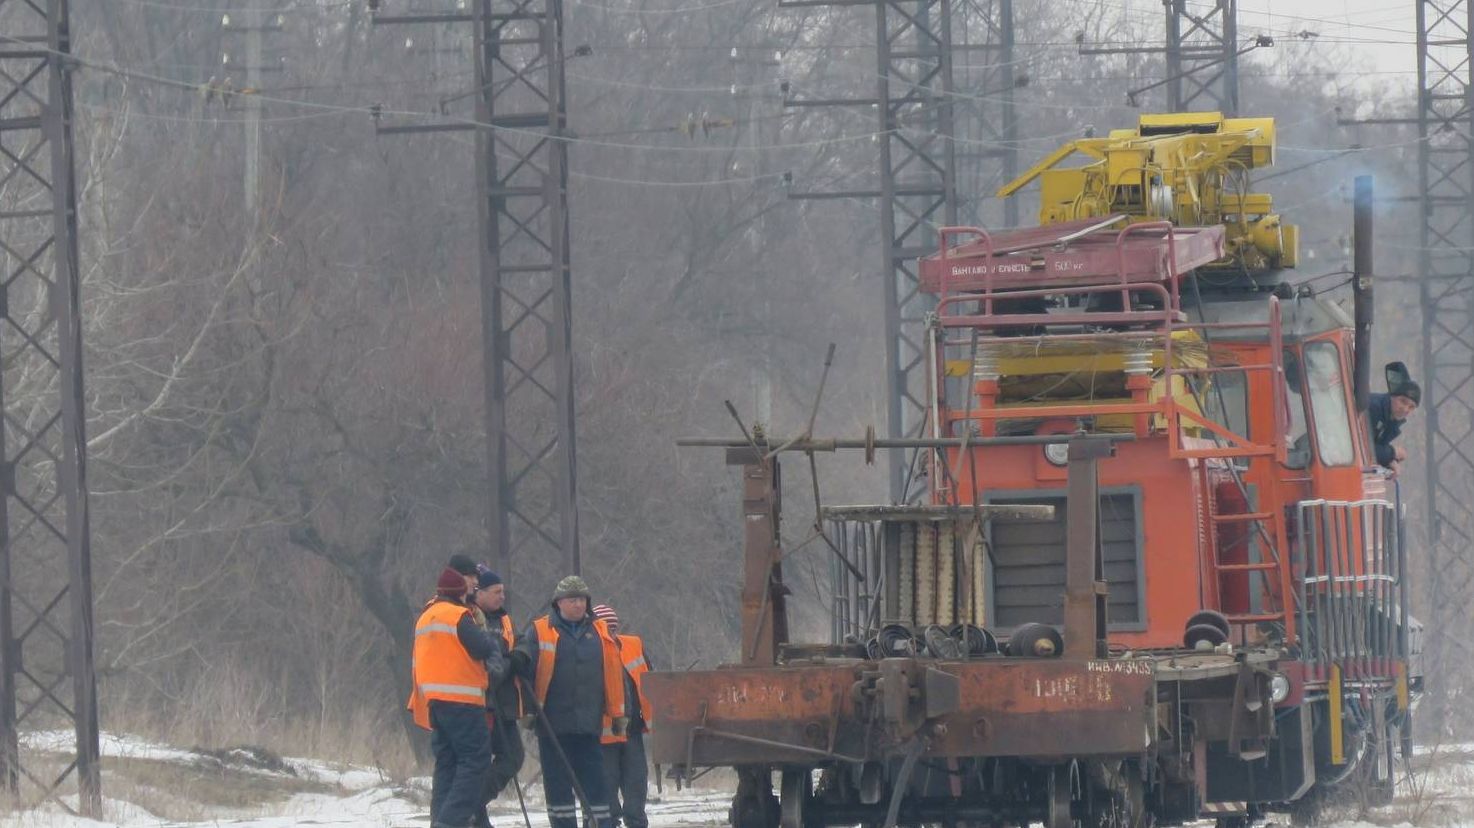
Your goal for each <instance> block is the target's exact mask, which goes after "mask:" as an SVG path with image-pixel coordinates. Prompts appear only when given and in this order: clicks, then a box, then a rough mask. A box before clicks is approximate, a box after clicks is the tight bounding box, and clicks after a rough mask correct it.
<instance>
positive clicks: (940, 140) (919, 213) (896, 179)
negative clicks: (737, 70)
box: [779, 0, 957, 502]
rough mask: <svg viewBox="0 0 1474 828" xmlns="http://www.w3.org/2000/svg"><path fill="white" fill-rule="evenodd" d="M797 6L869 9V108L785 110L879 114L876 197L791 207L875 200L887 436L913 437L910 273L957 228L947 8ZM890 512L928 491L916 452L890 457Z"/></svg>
mask: <svg viewBox="0 0 1474 828" xmlns="http://www.w3.org/2000/svg"><path fill="white" fill-rule="evenodd" d="M779 6H780V7H782V8H790V7H797V6H873V7H874V9H875V46H876V48H875V52H876V54H875V60H876V94H875V97H874V98H862V99H853V100H830V101H809V102H804V101H793V102H790V105H809V106H812V105H819V106H857V105H858V106H874V107H875V109H876V111H877V112H878V113H879V123H878V124H877V132H878V133H879V138H880V140H879V145H880V153H879V170H878V172H879V184H880V187H879V189H875V190H847V191H840V192H826V193H799V194H795V195H794V197H795V198H846V197H853V198H878V199H879V200H880V233H881V268H882V273H883V274H884V280H885V333H886V350H885V371H886V407H887V409H886V420H887V427H886V432H887V434H888V435H889V436H891V437H905V436H919V435H920V434H921V433H922V432H923V430H924V429H925V428H926V425H927V410H928V406H927V403H926V399H927V390H926V389H927V382H928V378H927V376H926V351H925V348H924V340H925V336H926V330H925V326H926V318H927V315H928V314H929V313H930V312H931V310H932V308H933V306H934V305H933V301H932V299H931V297H930V296H928V295H926V294H924V293H922V292H921V290H920V282H919V279H918V273H917V264H918V260H919V259H920V257H921V256H923V255H926V254H928V253H931V252H933V251H934V250H935V249H936V239H937V236H936V231H937V229H938V228H939V227H942V226H945V225H951V224H956V223H957V159H956V154H957V147H956V137H957V133H956V130H955V117H954V114H953V107H954V105H955V103H956V98H957V95H956V94H955V92H954V89H953V85H952V61H953V48H952V23H953V18H952V8H953V4H952V0H782V1H781V2H779ZM889 463H890V468H889V472H890V478H889V479H890V491H891V498H892V499H893V500H894V501H896V502H914V501H917V500H920V499H921V497H922V496H923V494H924V493H925V491H926V487H925V480H924V477H923V474H922V471H923V469H924V466H923V464H922V463H921V462H920V457H919V455H917V453H916V452H906V453H904V456H903V453H902V452H894V451H893V452H890V454H889Z"/></svg>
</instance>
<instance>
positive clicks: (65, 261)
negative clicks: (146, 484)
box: [0, 0, 102, 816]
mask: <svg viewBox="0 0 1474 828" xmlns="http://www.w3.org/2000/svg"><path fill="white" fill-rule="evenodd" d="M69 25H70V20H69V17H68V4H67V0H35V2H25V3H8V4H4V5H3V6H0V267H3V270H0V274H3V275H0V279H3V281H0V349H3V352H4V353H5V360H4V362H3V363H0V420H3V422H0V780H3V785H0V803H3V801H4V800H5V799H9V800H10V802H11V803H12V804H14V805H18V806H20V807H29V806H33V805H36V804H40V803H42V802H45V801H48V800H49V801H52V802H54V803H56V804H58V805H61V807H63V808H65V809H67V810H69V811H70V810H73V809H72V808H71V806H70V805H69V804H68V803H67V802H66V801H65V800H64V799H63V796H64V792H63V790H62V788H63V786H64V785H66V784H67V782H68V780H69V779H71V778H72V777H75V778H76V780H77V782H78V786H79V793H80V796H79V798H78V807H77V809H76V810H78V811H80V812H81V813H83V814H84V815H87V816H97V815H98V814H99V812H100V810H101V805H102V793H101V779H100V768H99V762H98V723H97V682H96V675H95V673H94V670H93V649H92V645H93V630H92V564H91V545H90V537H89V533H88V532H89V530H88V519H87V482H86V481H87V477H86V444H87V440H86V419H85V416H84V410H83V394H82V332H81V310H80V300H79V297H78V292H79V286H80V268H79V264H78V252H77V194H76V185H75V183H74V180H73V148H72V87H71V70H72V67H73V64H72V63H71V60H70V54H71V32H70V28H69ZM62 728H64V729H66V730H70V731H73V732H74V733H75V737H76V738H75V743H74V746H73V747H74V749H65V748H64V749H63V751H62V753H63V755H64V758H62V759H60V760H58V759H56V758H55V756H54V754H51V755H46V754H42V753H40V752H39V751H31V750H27V751H24V752H23V751H22V750H21V747H22V746H21V744H20V739H19V735H20V733H21V731H23V730H43V729H44V730H55V729H62ZM54 749H55V745H47V751H48V753H49V752H50V751H52V750H54Z"/></svg>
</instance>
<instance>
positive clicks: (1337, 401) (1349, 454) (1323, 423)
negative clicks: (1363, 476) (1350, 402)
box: [1305, 342, 1356, 466]
mask: <svg viewBox="0 0 1474 828" xmlns="http://www.w3.org/2000/svg"><path fill="white" fill-rule="evenodd" d="M1305 378H1306V380H1307V384H1308V386H1309V389H1310V408H1311V412H1312V413H1313V414H1314V415H1315V442H1316V448H1317V450H1318V451H1319V452H1320V461H1321V462H1322V463H1324V464H1325V465H1327V466H1348V465H1350V464H1351V463H1352V462H1353V461H1354V460H1355V459H1356V457H1355V451H1354V449H1353V447H1352V442H1351V418H1350V417H1349V416H1347V411H1346V378H1345V377H1344V376H1342V374H1341V354H1340V352H1339V351H1337V350H1336V345H1335V343H1332V342H1312V343H1310V344H1309V345H1306V346H1305Z"/></svg>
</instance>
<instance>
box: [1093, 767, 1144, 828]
mask: <svg viewBox="0 0 1474 828" xmlns="http://www.w3.org/2000/svg"><path fill="white" fill-rule="evenodd" d="M1091 768H1092V770H1093V771H1098V772H1094V773H1091V774H1090V777H1091V780H1092V781H1091V783H1090V798H1089V807H1088V808H1087V813H1088V814H1089V817H1088V818H1087V819H1086V820H1085V825H1086V826H1088V828H1149V826H1150V825H1151V824H1152V819H1151V815H1150V814H1148V813H1147V810H1146V786H1145V785H1144V784H1143V783H1142V781H1141V772H1140V771H1139V770H1138V769H1137V768H1136V767H1135V765H1133V764H1131V763H1124V762H1123V763H1118V764H1117V765H1116V766H1115V767H1104V766H1099V765H1092V766H1091Z"/></svg>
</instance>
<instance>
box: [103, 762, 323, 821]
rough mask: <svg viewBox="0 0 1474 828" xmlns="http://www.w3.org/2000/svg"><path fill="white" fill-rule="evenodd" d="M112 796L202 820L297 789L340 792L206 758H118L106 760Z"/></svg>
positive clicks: (169, 815) (281, 798)
mask: <svg viewBox="0 0 1474 828" xmlns="http://www.w3.org/2000/svg"><path fill="white" fill-rule="evenodd" d="M103 767H104V779H103V785H104V786H105V790H107V792H108V796H109V797H110V798H114V799H121V800H124V801H127V802H130V803H132V804H134V805H137V806H139V807H140V808H143V809H144V810H147V811H148V812H149V813H151V814H154V815H155V816H158V817H160V818H163V819H170V820H201V819H205V818H207V817H209V816H210V814H211V812H213V811H216V810H229V811H233V812H239V811H244V810H254V809H259V808H264V807H267V806H270V805H275V804H279V803H282V802H285V801H286V800H288V799H290V798H291V797H292V796H294V795H296V794H304V793H320V794H340V793H342V791H341V790H339V789H338V788H336V787H334V786H331V785H325V784H323V783H321V782H316V781H313V780H308V779H299V778H297V777H294V776H290V775H286V774H278V773H263V772H260V771H256V770H251V769H244V768H234V767H230V766H229V765H226V764H222V763H218V762H215V761H211V760H210V758H209V757H202V760H201V761H200V762H196V763H187V764H186V763H180V762H175V761H167V760H160V759H141V758H114V759H108V760H107V762H106V763H105V764H104V766H103Z"/></svg>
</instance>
